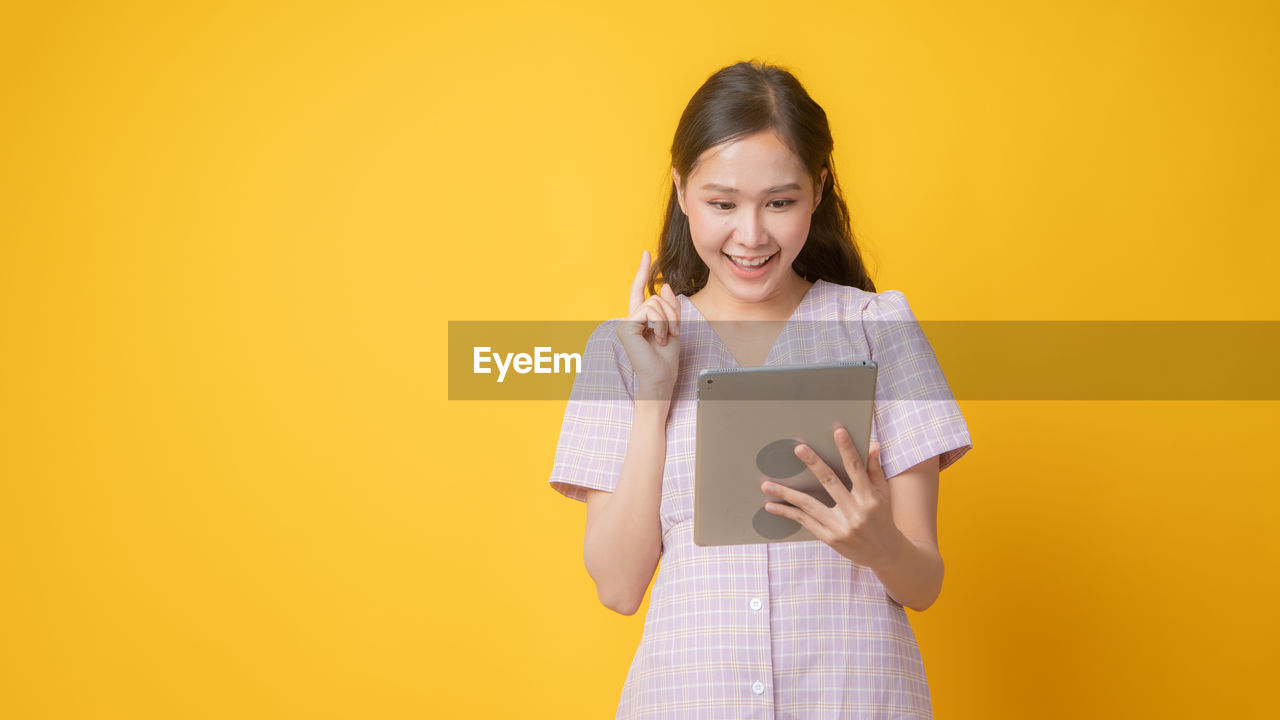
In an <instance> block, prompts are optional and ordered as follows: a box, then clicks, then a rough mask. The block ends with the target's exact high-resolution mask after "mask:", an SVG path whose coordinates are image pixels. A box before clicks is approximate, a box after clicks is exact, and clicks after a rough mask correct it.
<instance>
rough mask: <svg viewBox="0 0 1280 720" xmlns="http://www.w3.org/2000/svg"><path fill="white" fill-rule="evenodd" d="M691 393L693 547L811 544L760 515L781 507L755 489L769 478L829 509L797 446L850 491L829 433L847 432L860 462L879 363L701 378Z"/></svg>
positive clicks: (715, 373) (783, 522) (806, 535)
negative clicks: (694, 408) (694, 395)
mask: <svg viewBox="0 0 1280 720" xmlns="http://www.w3.org/2000/svg"><path fill="white" fill-rule="evenodd" d="M697 392H698V420H697V450H696V457H697V460H696V463H695V470H694V500H693V518H694V520H693V538H694V543H696V544H698V545H703V546H707V545H742V544H747V543H769V542H800V541H806V540H809V541H812V540H817V538H815V537H814V536H813V534H812V533H810V532H809V531H808V530H806V529H804V527H803V526H801V525H800V524H799V523H797V522H795V521H793V520H789V519H787V518H784V517H782V516H780V515H774V514H773V513H771V512H769V511H768V510H765V509H764V504H765V502H768V501H770V500H773V501H777V500H778V499H777V498H773V497H771V496H768V495H765V494H764V493H763V492H762V491H761V490H760V484H761V482H762V481H763V479H764V478H765V477H766V476H767V477H770V478H773V479H774V480H776V481H777V482H779V483H781V484H783V485H787V486H789V487H793V488H796V489H797V490H801V491H803V492H807V493H809V494H810V495H813V496H814V497H816V498H818V499H819V500H820V501H822V502H823V503H824V504H826V505H827V506H829V507H830V506H833V505H834V504H835V501H834V500H832V499H831V496H830V495H829V494H828V493H827V491H826V490H824V489H823V488H822V485H821V483H819V482H818V479H817V477H815V476H814V475H813V473H811V472H810V471H809V468H808V467H807V466H806V465H805V464H804V463H803V462H801V461H800V459H799V458H797V457H796V456H795V451H794V448H795V446H796V444H798V443H799V442H801V441H803V442H804V443H805V444H806V445H809V446H810V447H812V448H813V449H814V451H815V452H816V453H817V454H818V456H819V457H820V458H822V459H823V460H824V461H825V462H826V463H827V465H828V466H830V467H831V468H832V469H833V470H835V472H836V474H837V475H839V476H840V479H841V480H843V481H844V484H845V486H846V487H850V486H851V483H850V480H849V477H848V473H847V472H846V471H845V469H844V461H843V460H842V459H841V457H840V451H839V449H838V448H837V447H836V443H835V437H834V433H835V428H836V427H837V426H838V425H844V426H845V427H846V428H848V430H849V434H850V435H851V436H852V437H853V444H854V446H855V447H857V449H858V453H859V454H860V455H861V457H862V458H863V460H864V461H865V460H866V457H867V449H868V447H869V446H870V441H871V414H872V407H873V404H874V401H875V393H876V364H875V362H873V361H870V360H866V361H859V362H852V363H836V364H829V365H792V366H785V365H784V366H772V367H746V368H723V369H717V370H704V371H702V373H701V374H700V375H699V376H698V390H697Z"/></svg>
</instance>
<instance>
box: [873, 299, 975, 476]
mask: <svg viewBox="0 0 1280 720" xmlns="http://www.w3.org/2000/svg"><path fill="white" fill-rule="evenodd" d="M862 328H863V332H865V333H866V337H867V343H868V345H869V347H870V349H871V359H872V360H874V361H875V362H876V364H877V366H878V368H879V369H878V372H877V375H876V399H875V409H874V414H873V422H872V432H871V434H872V438H873V439H876V440H879V442H880V464H881V467H883V468H884V475H885V477H886V478H890V477H893V476H894V475H897V474H898V473H900V472H902V471H904V470H907V469H910V468H911V467H913V466H915V465H917V464H918V463H921V462H924V461H925V460H928V459H929V458H931V457H934V456H941V457H940V458H939V460H938V466H939V469H940V470H942V469H946V468H947V467H949V466H950V465H952V464H953V463H955V461H957V460H959V459H960V457H961V456H963V455H964V454H965V453H966V452H968V451H969V450H970V449H972V447H973V444H972V442H970V439H969V426H968V424H967V423H965V420H964V415H962V414H961V413H960V406H959V405H958V404H957V403H956V400H955V396H954V395H953V394H952V393H951V386H950V385H948V384H947V378H946V376H945V375H943V373H942V367H941V366H940V365H939V364H938V359H937V358H936V357H935V356H934V354H933V346H932V345H930V344H929V340H928V338H926V337H925V335H924V331H923V330H922V329H921V328H920V325H919V324H918V323H917V322H916V318H915V315H914V314H913V313H912V312H911V307H910V306H909V305H908V304H907V298H906V296H905V295H903V294H902V293H901V292H899V291H897V290H888V291H885V292H882V293H878V294H876V295H875V296H874V297H873V298H872V299H871V301H870V302H869V303H868V304H867V305H866V306H865V307H864V309H863V322H862Z"/></svg>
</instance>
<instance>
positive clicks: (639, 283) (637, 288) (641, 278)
mask: <svg viewBox="0 0 1280 720" xmlns="http://www.w3.org/2000/svg"><path fill="white" fill-rule="evenodd" d="M648 279H649V251H648V250H645V251H644V252H642V253H640V269H639V270H637V271H636V278H635V279H634V280H632V281H631V301H630V304H629V305H628V306H627V307H628V310H627V313H628V314H630V313H633V312H635V311H636V309H637V308H639V307H640V304H641V303H643V302H644V284H645V282H646V281H647V280H648Z"/></svg>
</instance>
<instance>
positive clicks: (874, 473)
mask: <svg viewBox="0 0 1280 720" xmlns="http://www.w3.org/2000/svg"><path fill="white" fill-rule="evenodd" d="M867 466H868V469H870V471H871V472H870V473H868V474H869V475H870V476H871V483H872V484H873V485H879V486H885V485H888V481H886V480H885V478H884V466H882V465H881V464H880V443H879V442H873V443H871V447H870V448H869V449H868V450H867Z"/></svg>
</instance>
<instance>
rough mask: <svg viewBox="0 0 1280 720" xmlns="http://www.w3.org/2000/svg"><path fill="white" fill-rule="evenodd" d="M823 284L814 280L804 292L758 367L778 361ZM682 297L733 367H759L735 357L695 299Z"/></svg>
mask: <svg viewBox="0 0 1280 720" xmlns="http://www.w3.org/2000/svg"><path fill="white" fill-rule="evenodd" d="M823 282H826V281H825V280H823V279H822V278H818V279H817V280H814V281H813V284H812V285H810V286H809V289H808V290H806V291H805V292H804V297H802V298H800V304H798V305H796V309H795V310H792V311H791V317H789V318H787V319H786V321H785V322H784V323H783V325H782V330H780V331H779V332H778V337H776V338H774V340H773V345H772V346H770V348H769V353H768V354H767V355H765V358H764V362H763V363H761V364H760V365H759V366H758V367H766V366H768V365H769V364H770V363H771V361H773V360H776V358H775V357H774V356H775V355H777V353H778V352H779V350H780V348H781V347H782V341H783V338H784V337H785V336H786V334H787V331H788V330H790V329H791V326H792V324H793V323H795V321H796V318H797V317H799V315H800V311H801V310H803V309H804V307H805V305H806V304H808V303H809V300H810V299H811V298H812V297H813V296H814V294H815V293H814V290H815V289H817V287H818V284H819V283H823ZM680 297H682V298H684V299H685V300H686V301H688V304H689V308H690V309H691V310H692V312H693V313H694V314H696V315H697V319H698V320H701V321H702V322H704V323H706V325H707V329H708V330H710V331H711V337H712V338H713V339H714V341H715V343H716V344H717V345H719V346H720V347H721V349H723V350H724V354H725V355H727V356H728V357H729V360H730V361H732V362H733V367H739V368H741V367H757V366H755V365H750V366H747V365H743V364H742V363H741V362H740V361H739V360H738V358H737V357H736V356H734V354H733V351H732V350H730V349H729V344H728V343H726V342H725V341H724V338H722V337H720V333H718V332H716V329H715V328H714V327H712V326H711V321H710V320H708V319H707V318H706V317H705V316H703V314H702V311H700V310H698V306H697V305H694V304H693V299H692V298H690V297H689V296H688V295H684V294H681V295H680ZM682 324H683V323H682Z"/></svg>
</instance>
